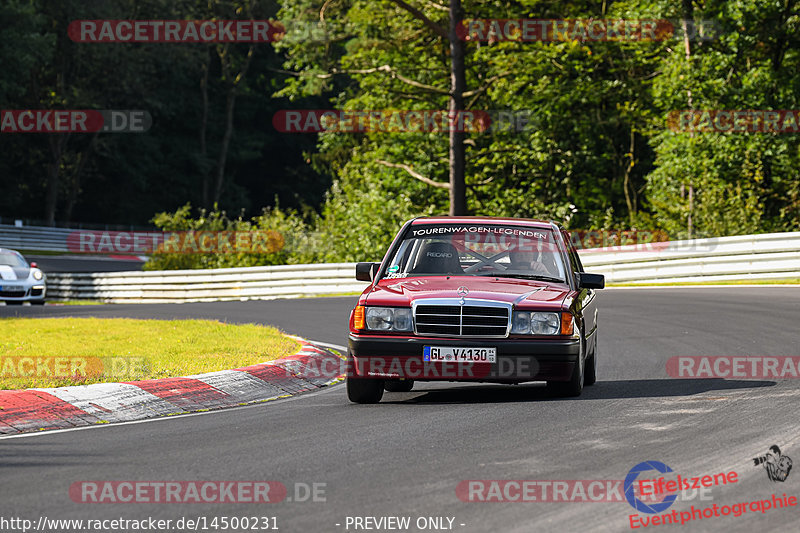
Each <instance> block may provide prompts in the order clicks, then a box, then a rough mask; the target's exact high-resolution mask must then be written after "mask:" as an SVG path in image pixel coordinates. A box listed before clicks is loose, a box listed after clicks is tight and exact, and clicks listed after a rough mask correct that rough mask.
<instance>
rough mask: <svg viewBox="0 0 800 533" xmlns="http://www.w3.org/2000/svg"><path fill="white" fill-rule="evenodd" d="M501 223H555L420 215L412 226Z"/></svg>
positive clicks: (548, 225)
mask: <svg viewBox="0 0 800 533" xmlns="http://www.w3.org/2000/svg"><path fill="white" fill-rule="evenodd" d="M475 223H484V224H501V225H508V226H528V227H534V228H540V229H552V228H553V223H552V222H550V221H547V220H536V219H532V218H510V217H474V216H472V217H468V216H461V217H447V216H438V217H420V218H415V219H414V220H413V221H411V225H412V226H418V225H427V224H475Z"/></svg>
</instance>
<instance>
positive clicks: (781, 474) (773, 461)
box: [753, 444, 792, 482]
mask: <svg viewBox="0 0 800 533" xmlns="http://www.w3.org/2000/svg"><path fill="white" fill-rule="evenodd" d="M753 464H754V465H755V466H758V465H763V466H764V470H766V471H767V477H768V478H769V480H770V481H773V482H774V481H780V482H784V481H786V478H787V477H789V472H791V471H792V459H791V457H789V456H788V455H782V454H781V449H780V448H778V445H777V444H773V445H772V446H770V447H769V451H768V452H767V453H766V454H765V455H761V456H759V457H754V458H753Z"/></svg>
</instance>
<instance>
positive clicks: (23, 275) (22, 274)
mask: <svg viewBox="0 0 800 533" xmlns="http://www.w3.org/2000/svg"><path fill="white" fill-rule="evenodd" d="M30 273H31V269H30V268H25V267H12V266H8V265H0V277H2V279H4V280H6V281H8V280H23V279H28V276H29V275H30Z"/></svg>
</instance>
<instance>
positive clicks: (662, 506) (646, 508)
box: [623, 461, 678, 514]
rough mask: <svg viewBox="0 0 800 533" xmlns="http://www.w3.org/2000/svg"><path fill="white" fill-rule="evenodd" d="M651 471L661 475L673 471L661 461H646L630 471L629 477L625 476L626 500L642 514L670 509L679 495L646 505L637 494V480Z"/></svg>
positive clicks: (672, 495)
mask: <svg viewBox="0 0 800 533" xmlns="http://www.w3.org/2000/svg"><path fill="white" fill-rule="evenodd" d="M650 470H655V471H656V472H659V473H661V474H666V473H667V472H672V469H671V468H670V467H668V466H667V465H665V464H664V463H662V462H661V461H644V462H641V463H639V464H638V465H636V466H634V467H633V468H631V469H630V471H629V472H628V475H627V476H625V484H624V485H623V487H624V489H625V499H626V500H628V503H629V504H631V507H633V508H634V509H636V510H637V511H640V512H642V513H649V514H657V513H660V512H662V511H665V510H667V509H669V507H670V506H671V505H672V504H673V503H675V500H676V499H677V498H678V495H677V494H669V495H667V496H665V497H664V499H663V500H661V501H660V502H656V503H645V502H643V501H642V500H640V499H639V498H637V497H636V493H635V487H636V480H637V478H638V477H639V474H641V473H642V472H648V471H650Z"/></svg>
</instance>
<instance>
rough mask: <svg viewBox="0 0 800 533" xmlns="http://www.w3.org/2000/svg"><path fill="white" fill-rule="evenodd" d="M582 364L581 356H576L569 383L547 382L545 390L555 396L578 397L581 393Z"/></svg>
mask: <svg viewBox="0 0 800 533" xmlns="http://www.w3.org/2000/svg"><path fill="white" fill-rule="evenodd" d="M583 362H584V361H583V358H582V354H578V360H577V361H576V362H575V367H574V368H573V369H572V375H571V376H570V378H569V381H548V382H547V388H548V389H550V390H551V391H552V392H553V393H554V394H555V395H556V396H564V397H575V396H580V395H581V392H582V391H583V379H584V372H583ZM587 362H588V361H587Z"/></svg>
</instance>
